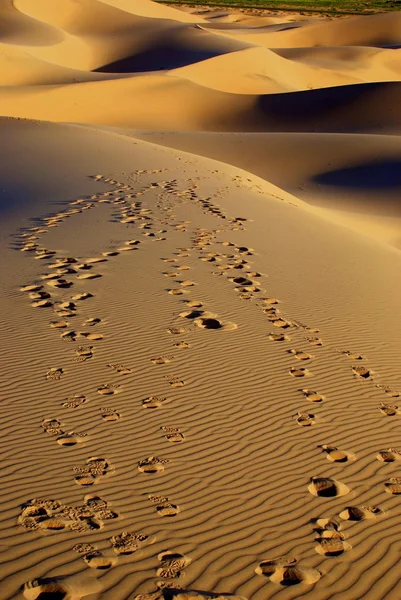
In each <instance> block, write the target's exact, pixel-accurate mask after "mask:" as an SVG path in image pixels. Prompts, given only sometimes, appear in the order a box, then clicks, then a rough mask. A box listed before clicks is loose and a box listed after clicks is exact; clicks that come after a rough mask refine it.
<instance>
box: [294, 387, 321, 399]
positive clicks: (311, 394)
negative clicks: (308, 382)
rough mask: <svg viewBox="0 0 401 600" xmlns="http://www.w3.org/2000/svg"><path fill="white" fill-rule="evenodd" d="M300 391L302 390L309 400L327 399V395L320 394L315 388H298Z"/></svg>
mask: <svg viewBox="0 0 401 600" xmlns="http://www.w3.org/2000/svg"><path fill="white" fill-rule="evenodd" d="M298 392H302V394H303V395H304V396H305V398H307V400H309V402H323V401H324V400H326V396H323V395H322V394H318V393H317V392H315V391H314V390H308V389H300V390H298Z"/></svg>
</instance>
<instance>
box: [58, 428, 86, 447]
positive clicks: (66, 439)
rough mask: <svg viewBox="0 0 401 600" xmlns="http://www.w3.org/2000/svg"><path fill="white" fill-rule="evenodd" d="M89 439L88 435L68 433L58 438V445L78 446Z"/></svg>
mask: <svg viewBox="0 0 401 600" xmlns="http://www.w3.org/2000/svg"><path fill="white" fill-rule="evenodd" d="M86 437H87V434H86V433H75V431H67V432H66V433H63V435H61V436H60V437H58V438H57V443H58V444H59V445H60V446H76V445H77V444H79V443H81V442H84V441H85V438H86Z"/></svg>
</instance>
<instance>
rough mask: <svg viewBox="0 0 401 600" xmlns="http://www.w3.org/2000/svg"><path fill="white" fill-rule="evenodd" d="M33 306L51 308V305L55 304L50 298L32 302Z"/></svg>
mask: <svg viewBox="0 0 401 600" xmlns="http://www.w3.org/2000/svg"><path fill="white" fill-rule="evenodd" d="M31 306H33V308H50V306H53V302H51V301H50V300H38V301H36V302H32V304H31Z"/></svg>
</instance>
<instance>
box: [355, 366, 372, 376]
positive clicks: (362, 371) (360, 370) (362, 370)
mask: <svg viewBox="0 0 401 600" xmlns="http://www.w3.org/2000/svg"><path fill="white" fill-rule="evenodd" d="M351 369H352V372H353V373H354V374H355V375H357V376H358V377H362V379H369V377H371V375H372V371H370V370H369V369H367V368H366V367H356V366H355V367H351Z"/></svg>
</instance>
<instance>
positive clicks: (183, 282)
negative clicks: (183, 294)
mask: <svg viewBox="0 0 401 600" xmlns="http://www.w3.org/2000/svg"><path fill="white" fill-rule="evenodd" d="M179 284H180V285H181V286H182V287H192V286H193V285H195V283H194V282H193V281H180V282H179Z"/></svg>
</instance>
